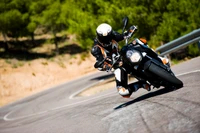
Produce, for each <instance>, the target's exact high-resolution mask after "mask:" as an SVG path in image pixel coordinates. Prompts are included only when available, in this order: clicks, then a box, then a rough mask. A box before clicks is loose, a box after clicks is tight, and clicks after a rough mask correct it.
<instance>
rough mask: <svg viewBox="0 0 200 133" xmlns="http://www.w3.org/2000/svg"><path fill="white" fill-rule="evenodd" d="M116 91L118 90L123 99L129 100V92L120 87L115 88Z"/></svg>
mask: <svg viewBox="0 0 200 133" xmlns="http://www.w3.org/2000/svg"><path fill="white" fill-rule="evenodd" d="M117 90H118V92H119V94H120V95H121V96H123V97H125V98H129V97H130V96H131V93H130V91H129V90H128V89H126V88H124V87H122V86H120V87H117Z"/></svg>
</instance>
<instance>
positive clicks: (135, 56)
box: [126, 50, 142, 63]
mask: <svg viewBox="0 0 200 133" xmlns="http://www.w3.org/2000/svg"><path fill="white" fill-rule="evenodd" d="M126 57H127V58H129V59H130V61H131V62H132V63H137V62H139V61H141V60H142V55H141V54H140V53H139V52H138V51H136V50H128V51H127V52H126Z"/></svg>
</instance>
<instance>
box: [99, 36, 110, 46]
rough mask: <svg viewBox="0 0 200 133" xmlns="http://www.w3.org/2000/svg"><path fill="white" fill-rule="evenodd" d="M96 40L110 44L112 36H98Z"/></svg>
mask: <svg viewBox="0 0 200 133" xmlns="http://www.w3.org/2000/svg"><path fill="white" fill-rule="evenodd" d="M98 40H99V41H100V42H101V43H103V44H110V42H111V41H112V36H111V35H108V36H98Z"/></svg>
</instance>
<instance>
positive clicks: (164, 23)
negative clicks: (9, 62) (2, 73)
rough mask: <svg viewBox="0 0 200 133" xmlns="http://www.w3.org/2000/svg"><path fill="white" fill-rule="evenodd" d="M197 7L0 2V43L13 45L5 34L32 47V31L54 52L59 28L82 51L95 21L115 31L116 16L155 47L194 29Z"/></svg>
mask: <svg viewBox="0 0 200 133" xmlns="http://www.w3.org/2000/svg"><path fill="white" fill-rule="evenodd" d="M199 5H200V1H198V0H128V1H127V0H1V1H0V25H1V26H0V32H1V33H2V35H3V37H4V43H1V47H3V48H4V51H9V50H10V49H12V48H13V47H15V45H11V44H10V43H9V42H8V38H10V37H12V38H15V39H16V40H17V38H19V37H30V38H31V39H32V45H34V44H37V43H34V37H35V35H37V34H40V35H42V34H46V33H51V34H52V36H53V38H54V39H52V41H53V44H55V49H56V51H54V52H55V54H59V49H58V33H63V32H65V33H68V34H75V35H76V37H77V42H78V44H79V45H80V46H81V48H82V49H83V50H84V51H85V50H89V49H90V48H91V46H92V44H93V41H92V40H93V38H94V37H95V29H96V27H97V25H99V24H100V23H102V22H106V23H109V24H111V25H112V26H113V29H115V30H117V31H119V32H121V28H122V18H123V17H124V16H128V17H129V18H130V23H129V26H130V25H138V27H139V31H138V32H137V34H136V36H138V37H144V38H146V39H147V40H148V41H149V45H150V46H151V47H153V48H156V47H158V46H160V45H162V44H164V43H167V42H169V41H171V40H173V39H176V38H178V37H180V36H182V35H184V34H186V33H189V32H191V31H193V30H195V29H197V28H200V19H199V18H200V8H199ZM38 29H39V30H38ZM15 44H16V43H15ZM20 46H21V45H18V47H20ZM27 47H28V46H27ZM27 47H23V49H26V48H27ZM28 48H30V47H28ZM196 48H197V47H196V46H195V45H194V46H190V47H189V48H188V50H187V55H189V56H196V55H197V54H199V51H197V50H195V49H196ZM189 51H190V52H189Z"/></svg>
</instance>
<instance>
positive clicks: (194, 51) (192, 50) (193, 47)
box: [188, 44, 200, 57]
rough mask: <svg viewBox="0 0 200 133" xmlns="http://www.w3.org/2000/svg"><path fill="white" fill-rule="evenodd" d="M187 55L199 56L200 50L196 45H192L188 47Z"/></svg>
mask: <svg viewBox="0 0 200 133" xmlns="http://www.w3.org/2000/svg"><path fill="white" fill-rule="evenodd" d="M188 51H189V52H188V54H189V56H191V57H195V56H199V55H200V48H198V45H197V44H192V45H189V46H188Z"/></svg>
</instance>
